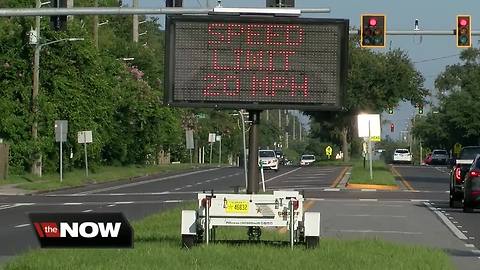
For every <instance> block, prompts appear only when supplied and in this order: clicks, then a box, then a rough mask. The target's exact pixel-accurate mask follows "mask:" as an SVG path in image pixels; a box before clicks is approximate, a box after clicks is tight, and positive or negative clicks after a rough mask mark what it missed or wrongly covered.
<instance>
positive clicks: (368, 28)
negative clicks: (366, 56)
mask: <svg viewBox="0 0 480 270" xmlns="http://www.w3.org/2000/svg"><path fill="white" fill-rule="evenodd" d="M386 22H387V18H386V17H385V15H384V14H364V15H362V16H361V22H360V25H361V27H360V46H361V47H365V48H384V47H385V41H386V34H387V27H386V26H387V24H386Z"/></svg>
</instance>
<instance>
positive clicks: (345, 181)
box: [332, 167, 352, 188]
mask: <svg viewBox="0 0 480 270" xmlns="http://www.w3.org/2000/svg"><path fill="white" fill-rule="evenodd" d="M345 169H346V170H344V171H343V172H342V174H341V177H342V180H341V181H340V182H339V183H337V184H336V185H335V186H333V185H332V187H333V188H336V187H341V188H346V187H347V184H348V180H350V177H351V176H352V173H351V171H352V167H346V168H345Z"/></svg>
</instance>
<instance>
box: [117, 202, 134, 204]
mask: <svg viewBox="0 0 480 270" xmlns="http://www.w3.org/2000/svg"><path fill="white" fill-rule="evenodd" d="M131 203H133V202H115V204H131Z"/></svg>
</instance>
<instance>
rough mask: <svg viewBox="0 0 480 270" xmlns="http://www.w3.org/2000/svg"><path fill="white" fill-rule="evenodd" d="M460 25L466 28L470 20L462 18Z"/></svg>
mask: <svg viewBox="0 0 480 270" xmlns="http://www.w3.org/2000/svg"><path fill="white" fill-rule="evenodd" d="M459 24H460V26H466V25H467V24H468V20H467V19H465V18H461V19H460V22H459Z"/></svg>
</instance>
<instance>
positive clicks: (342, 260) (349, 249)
mask: <svg viewBox="0 0 480 270" xmlns="http://www.w3.org/2000/svg"><path fill="white" fill-rule="evenodd" d="M193 207H194V205H193V204H189V205H187V206H184V207H183V208H184V209H193ZM180 210H181V209H180V208H177V209H173V210H169V211H166V212H163V213H160V214H156V215H152V216H150V217H147V218H145V219H144V220H141V221H139V222H134V223H133V227H134V230H135V247H134V248H133V249H50V250H47V249H44V250H33V251H30V252H27V253H26V254H23V255H21V256H19V257H17V258H15V259H13V260H12V261H10V262H8V263H6V264H5V265H4V269H6V270H16V269H22V270H23V269H49V270H52V269H72V270H73V269H75V270H77V269H78V270H82V269H105V270H109V269H115V270H116V269H208V270H212V269H213V270H215V269H275V270H278V269H335V270H341V269H359V270H363V269H365V270H372V269H379V270H380V269H381V270H384V269H389V270H396V269H436V270H443V269H445V270H449V269H454V268H453V266H452V264H451V261H450V259H449V257H448V256H447V255H446V254H445V253H444V252H442V251H441V250H438V249H432V248H425V247H420V246H407V245H396V244H393V243H389V242H385V241H380V240H349V241H347V240H337V239H321V240H320V245H319V247H318V248H316V249H313V250H307V249H305V247H303V246H296V247H295V248H294V250H291V249H290V248H289V246H288V242H286V241H287V238H288V234H279V233H277V232H276V231H271V230H264V231H263V234H262V239H270V240H272V241H263V242H259V243H243V244H238V242H233V241H219V242H217V243H214V244H211V245H209V246H206V245H203V244H202V245H199V246H195V247H193V248H192V249H190V250H186V249H182V248H181V247H180V235H179V234H180V222H181V221H180V220H181V214H180V213H181V211H180ZM246 238H247V236H246V229H245V228H223V229H222V230H219V231H218V232H217V239H224V240H225V239H246ZM273 240H275V241H278V240H284V241H285V242H284V243H285V244H279V243H278V242H274V241H273Z"/></svg>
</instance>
